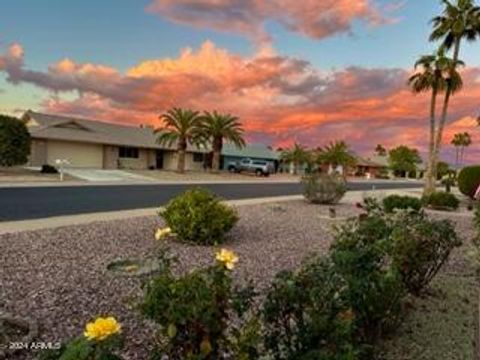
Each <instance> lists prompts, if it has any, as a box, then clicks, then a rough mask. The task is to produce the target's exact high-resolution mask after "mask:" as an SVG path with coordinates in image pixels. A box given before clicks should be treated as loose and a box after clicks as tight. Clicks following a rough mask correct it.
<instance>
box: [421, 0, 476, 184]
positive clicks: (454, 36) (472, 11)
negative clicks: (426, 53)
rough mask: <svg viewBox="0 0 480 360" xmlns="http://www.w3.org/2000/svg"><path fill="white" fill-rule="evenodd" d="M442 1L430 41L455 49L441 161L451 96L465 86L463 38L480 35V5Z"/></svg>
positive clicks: (443, 117)
mask: <svg viewBox="0 0 480 360" xmlns="http://www.w3.org/2000/svg"><path fill="white" fill-rule="evenodd" d="M442 3H443V4H444V6H445V8H444V10H443V12H442V14H441V15H439V16H436V17H434V18H433V19H432V23H433V31H432V33H431V34H430V41H437V40H441V42H442V45H441V47H442V48H444V49H447V50H450V49H453V59H452V60H453V61H452V63H451V64H450V76H449V78H448V79H447V87H446V91H445V98H444V101H443V107H442V114H441V117H440V122H439V125H438V130H437V133H436V137H435V146H434V153H433V159H431V160H433V161H432V164H436V163H438V158H439V154H440V148H441V145H442V137H443V129H444V127H445V123H446V121H447V116H448V107H449V104H450V98H451V96H452V95H453V94H455V92H457V91H459V90H460V89H461V87H462V82H461V77H460V75H459V74H458V72H457V65H458V64H459V61H458V59H459V55H460V46H461V42H462V40H463V39H465V40H467V41H475V40H477V39H478V37H479V36H480V7H478V6H476V5H475V3H474V0H456V2H455V3H453V2H452V1H449V0H442ZM434 170H435V169H434ZM433 175H435V171H434V174H433Z"/></svg>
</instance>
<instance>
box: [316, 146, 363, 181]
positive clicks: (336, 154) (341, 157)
mask: <svg viewBox="0 0 480 360" xmlns="http://www.w3.org/2000/svg"><path fill="white" fill-rule="evenodd" d="M317 162H318V163H319V164H325V165H330V166H331V167H332V168H333V170H335V169H336V168H337V167H338V166H342V171H343V174H342V175H344V174H345V168H347V167H349V166H354V165H355V163H356V162H357V159H356V158H355V156H354V155H353V153H352V152H351V151H350V148H349V147H348V145H347V143H346V142H344V141H335V142H331V143H330V144H328V145H327V146H325V147H324V148H322V149H320V152H319V153H318V157H317Z"/></svg>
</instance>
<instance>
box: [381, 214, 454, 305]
mask: <svg viewBox="0 0 480 360" xmlns="http://www.w3.org/2000/svg"><path fill="white" fill-rule="evenodd" d="M392 228H393V230H392V233H391V249H390V254H391V258H392V261H393V265H394V266H395V267H396V268H397V269H398V271H399V272H400V274H401V276H402V280H403V283H404V284H405V286H406V287H407V289H408V290H409V291H410V292H411V293H412V294H415V295H418V294H419V293H420V292H421V291H422V290H423V289H424V288H425V287H426V286H427V285H428V284H429V283H430V281H431V280H432V279H433V278H434V276H435V275H436V274H437V273H438V271H439V270H440V268H441V267H442V265H443V264H444V263H445V261H446V260H447V259H448V257H449V255H450V253H451V251H452V250H453V249H454V248H455V247H458V246H460V245H461V241H460V240H459V238H458V236H457V234H456V233H455V228H454V226H453V225H452V223H451V222H450V221H447V220H441V221H439V220H429V219H428V218H427V217H426V216H425V215H423V214H406V213H400V214H398V215H397V216H396V217H395V219H394V220H393V222H392Z"/></svg>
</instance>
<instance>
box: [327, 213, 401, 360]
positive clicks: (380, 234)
mask: <svg viewBox="0 0 480 360" xmlns="http://www.w3.org/2000/svg"><path fill="white" fill-rule="evenodd" d="M390 233H391V227H390V225H389V222H388V219H387V218H386V217H385V216H382V215H379V214H378V213H377V212H372V213H368V214H366V216H364V217H362V218H361V219H351V220H349V221H348V222H347V223H345V224H344V225H342V226H340V227H339V228H337V230H336V234H335V239H334V242H333V244H332V247H331V251H330V256H331V258H332V261H333V263H334V269H335V271H336V272H337V273H338V274H340V275H341V276H342V278H343V279H344V281H345V282H346V284H347V289H348V290H347V291H348V293H347V297H348V302H349V303H350V306H351V307H352V309H353V312H354V314H355V327H356V329H357V334H356V338H357V339H359V340H360V341H361V342H363V343H365V344H368V345H370V347H371V348H370V351H372V349H373V348H372V346H373V345H374V344H375V342H376V340H377V339H378V338H380V337H381V336H382V335H383V334H384V333H385V332H387V331H390V330H391V329H393V328H394V326H395V325H396V324H397V323H398V321H399V320H400V316H401V304H402V299H403V297H404V295H405V294H406V290H405V287H404V285H403V283H402V279H401V276H400V273H399V272H398V270H397V269H396V268H395V267H394V266H391V263H390V262H389V256H388V250H389V245H390V244H389V236H390ZM368 356H372V353H370V354H369V355H368Z"/></svg>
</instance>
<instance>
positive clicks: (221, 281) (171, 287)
mask: <svg viewBox="0 0 480 360" xmlns="http://www.w3.org/2000/svg"><path fill="white" fill-rule="evenodd" d="M223 252H224V250H222V253H223ZM234 259H235V255H234V254H233V253H231V252H228V251H227V252H226V256H223V257H222V256H220V255H219V254H217V263H216V264H215V265H212V266H209V267H207V268H202V269H197V270H194V271H192V272H189V273H187V274H185V275H183V276H180V277H177V276H175V275H174V274H173V272H172V270H171V267H170V264H166V265H163V266H162V268H163V269H164V272H163V273H162V274H161V275H159V276H157V277H155V278H153V279H152V280H151V281H150V282H149V283H147V285H146V294H145V298H144V301H143V303H142V304H141V310H142V312H143V314H144V315H145V316H147V317H148V318H149V319H151V320H153V321H155V322H156V323H157V324H159V325H160V335H161V336H160V340H159V343H158V344H157V347H156V348H155V349H154V352H153V354H152V359H164V358H165V357H166V358H168V359H170V360H186V359H189V360H201V359H204V360H207V359H208V360H216V359H224V358H226V357H228V356H229V355H230V356H233V355H235V356H237V357H235V358H241V357H243V356H244V355H242V354H232V347H231V342H232V339H231V336H232V332H231V329H232V327H233V326H234V325H233V324H236V323H240V322H241V321H239V319H242V318H243V316H244V315H245V314H246V312H247V310H248V309H249V307H250V304H251V301H252V298H253V295H254V294H253V291H252V290H251V287H246V288H242V289H237V288H235V287H234V286H233V285H232V279H231V276H230V270H231V269H232V267H233V264H234V262H235V260H234ZM235 334H243V335H244V334H245V332H242V331H241V330H237V331H236V332H235ZM247 338H248V337H247ZM250 340H251V339H250ZM234 343H235V344H236V347H237V348H238V349H242V350H245V347H244V346H243V345H242V341H241V340H240V341H238V339H237V341H235V342H234ZM254 348H255V346H253V347H252V348H250V347H249V348H248V351H249V353H250V354H252V353H254V350H255V349H254ZM253 358H255V357H253Z"/></svg>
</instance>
